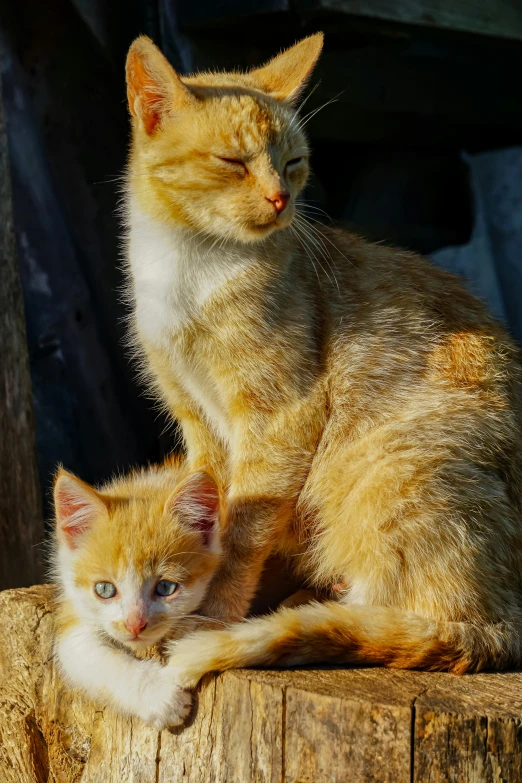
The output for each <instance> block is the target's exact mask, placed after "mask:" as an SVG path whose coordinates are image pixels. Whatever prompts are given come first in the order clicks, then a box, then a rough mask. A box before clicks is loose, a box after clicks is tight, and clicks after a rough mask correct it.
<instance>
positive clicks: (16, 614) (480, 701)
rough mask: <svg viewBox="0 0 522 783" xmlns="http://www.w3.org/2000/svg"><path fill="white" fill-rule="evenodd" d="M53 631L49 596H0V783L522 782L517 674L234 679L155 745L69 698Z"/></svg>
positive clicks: (142, 730) (140, 731) (204, 692)
mask: <svg viewBox="0 0 522 783" xmlns="http://www.w3.org/2000/svg"><path fill="white" fill-rule="evenodd" d="M52 626H53V618H52V588H50V587H49V586H39V587H33V588H29V589H25V590H10V591H5V592H4V593H2V594H0V627H1V628H2V638H3V642H2V645H1V647H0V781H1V783H182V782H187V783H348V782H349V783H363V782H364V783H367V782H368V783H369V781H378V783H411V781H416V782H418V783H421V782H422V783H424V782H426V783H427V782H428V781H429V783H446V782H447V783H501V782H502V783H520V781H522V674H518V673H507V674H482V675H476V676H469V677H462V678H457V677H454V676H452V675H445V674H426V673H423V672H394V671H387V670H382V669H360V670H355V671H349V670H335V669H330V670H316V669H304V670H301V671H291V672H290V671H238V672H230V673H227V674H225V675H221V676H219V677H213V676H209V677H208V678H207V680H206V682H205V683H204V684H203V686H202V687H201V689H200V691H199V693H198V695H197V700H196V704H195V708H194V712H193V715H192V717H191V719H190V720H189V723H188V725H187V726H186V727H184V728H182V729H176V730H172V731H164V732H162V733H158V732H157V731H155V730H154V729H151V728H149V727H147V726H145V725H143V724H142V723H140V722H139V721H137V720H127V719H124V718H121V717H119V716H117V715H115V714H113V713H112V712H111V711H110V710H109V709H106V708H105V707H104V706H103V704H97V705H93V704H90V703H88V702H87V701H86V700H85V699H84V698H83V697H82V696H81V695H79V694H77V693H73V692H71V691H70V690H68V689H66V688H65V687H64V686H63V685H62V683H61V682H60V679H59V677H58V676H57V673H56V670H55V668H54V665H53V662H52V657H51V643H52ZM78 654H79V655H80V654H81V651H78Z"/></svg>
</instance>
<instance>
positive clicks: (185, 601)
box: [53, 460, 220, 722]
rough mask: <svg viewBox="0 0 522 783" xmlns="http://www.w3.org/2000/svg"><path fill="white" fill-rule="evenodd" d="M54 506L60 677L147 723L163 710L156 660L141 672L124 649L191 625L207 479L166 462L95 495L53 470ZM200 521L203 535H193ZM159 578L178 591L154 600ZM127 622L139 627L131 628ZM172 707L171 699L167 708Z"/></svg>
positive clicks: (205, 548)
mask: <svg viewBox="0 0 522 783" xmlns="http://www.w3.org/2000/svg"><path fill="white" fill-rule="evenodd" d="M55 507H56V524H55V536H54V554H53V576H54V579H55V581H56V582H57V583H58V585H59V588H60V592H59V599H58V614H57V648H56V649H57V655H58V660H59V662H60V667H61V669H62V672H63V673H64V674H65V675H66V677H68V679H69V680H70V681H71V682H72V683H73V684H74V685H77V686H79V687H80V688H83V689H84V690H85V691H86V692H87V693H88V694H89V695H92V696H94V697H100V696H102V697H104V698H109V700H110V701H111V702H112V703H114V704H115V706H116V707H117V708H118V709H122V710H123V711H126V712H130V713H131V714H138V715H141V716H142V717H144V718H145V719H146V720H153V721H156V720H157V719H158V716H160V714H161V711H162V709H163V708H164V707H165V705H164V700H165V698H166V691H165V693H163V694H162V693H161V690H162V688H163V689H165V688H167V685H168V684H167V683H166V682H165V675H164V674H163V672H162V671H161V667H160V666H159V664H157V663H156V664H153V663H152V662H147V663H146V664H145V665H144V666H141V665H140V663H141V662H138V661H137V660H135V659H134V658H133V656H132V655H130V654H129V653H128V652H125V651H124V650H125V649H128V650H130V651H132V652H133V653H141V654H147V653H148V651H149V649H150V648H152V647H153V646H155V645H156V646H157V645H158V644H160V643H161V642H162V641H164V640H165V639H166V638H174V637H175V635H176V634H179V633H183V632H185V631H186V630H187V627H190V626H189V625H188V623H190V622H191V620H190V617H189V615H190V613H191V612H193V611H194V610H195V609H197V607H198V605H199V604H200V603H201V601H202V599H203V596H204V594H205V591H206V589H207V586H208V583H209V580H210V578H211V576H212V573H213V572H214V570H215V568H216V567H217V564H218V560H219V556H220V545H219V519H218V493H217V489H216V486H215V483H214V482H213V480H212V479H211V477H209V476H208V475H207V474H204V473H197V474H189V472H188V470H187V469H186V468H185V467H183V466H181V465H180V464H179V463H178V462H177V461H172V460H169V461H168V462H167V463H166V464H165V465H163V466H160V467H156V468H149V469H147V470H143V471H138V472H134V473H131V474H130V475H128V476H125V477H123V478H117V479H115V480H113V481H111V482H110V483H109V484H106V485H104V486H103V487H101V488H100V489H99V490H95V489H93V488H92V487H90V486H89V485H87V484H85V483H84V482H82V481H81V480H80V479H77V478H76V477H74V476H72V475H71V474H69V473H67V472H65V471H63V470H62V471H60V472H59V473H58V476H57V479H56V482H55ZM209 515H210V516H209ZM205 516H207V517H209V518H208V525H207V528H208V530H206V531H205V532H204V534H202V532H201V526H202V524H203V523H204V522H205ZM160 580H169V581H172V582H175V583H177V584H179V587H178V589H177V590H176V592H175V593H174V594H173V595H171V596H168V597H162V596H159V595H157V594H155V586H156V584H157V583H158V582H159V581H160ZM98 582H110V583H112V584H113V585H114V586H115V587H116V590H117V593H116V595H115V596H114V597H113V598H109V599H103V598H100V597H99V596H98V595H97V594H96V592H95V589H94V587H95V585H96V583H98ZM133 623H134V624H136V623H138V626H139V627H141V626H142V625H144V628H143V629H142V630H140V631H139V633H138V632H137V631H136V630H134V631H132V630H131V629H129V627H128V625H130V626H131V628H132V626H133ZM111 661H112V662H113V663H114V665H112V664H111ZM151 666H152V667H153V668H152V669H151ZM129 667H130V669H131V671H129ZM154 667H156V668H154ZM156 675H157V681H156V682H153V683H152V685H151V683H150V679H151V678H152V680H153V681H154V677H156ZM129 678H130V679H129ZM143 678H145V681H146V683H147V690H148V695H147V698H146V699H145V700H144V696H143V693H141V690H142V689H143V687H144V686H143ZM133 682H134V683H135V686H134V687H133ZM160 686H161V687H160ZM167 690H168V688H167ZM156 692H157V696H158V699H159V702H158V700H157V699H156V700H155V693H156ZM140 700H141V701H140ZM175 701H176V699H175V694H172V706H171V707H169V708H168V709H171V708H173V706H174V703H175ZM142 702H143V704H142ZM182 703H183V705H184V703H185V700H184V699H182ZM140 704H142V706H140ZM160 722H161V721H160Z"/></svg>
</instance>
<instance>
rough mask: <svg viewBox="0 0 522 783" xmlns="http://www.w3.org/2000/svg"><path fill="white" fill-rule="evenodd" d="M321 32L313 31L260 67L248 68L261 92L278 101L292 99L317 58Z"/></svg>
mask: <svg viewBox="0 0 522 783" xmlns="http://www.w3.org/2000/svg"><path fill="white" fill-rule="evenodd" d="M323 40H324V35H323V34H322V33H315V35H310V36H309V37H308V38H303V40H302V41H299V43H296V44H294V46H291V47H290V49H286V50H285V51H284V52H281V54H278V55H277V57H274V59H273V60H270V62H268V63H267V64H266V65H264V66H263V67H262V68H256V70H254V71H251V72H250V76H252V77H253V78H254V79H255V81H256V82H257V84H259V86H260V88H261V89H262V90H263V92H267V93H269V94H270V95H272V96H273V97H274V98H276V99H277V100H280V101H288V102H290V103H291V102H292V101H293V100H294V99H295V98H297V96H298V95H299V94H300V92H301V91H302V90H303V89H304V87H305V85H306V82H307V80H308V78H309V76H310V74H311V73H312V71H313V69H314V66H315V64H316V62H317V60H318V59H319V55H320V54H321V50H322V48H323Z"/></svg>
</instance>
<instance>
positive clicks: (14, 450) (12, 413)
mask: <svg viewBox="0 0 522 783" xmlns="http://www.w3.org/2000/svg"><path fill="white" fill-rule="evenodd" d="M42 536H43V524H42V510H41V500H40V490H39V485H38V477H37V470H36V454H35V442H34V426H33V415H32V401H31V379H30V376H29V361H28V356H27V342H26V338H25V321H24V308H23V300H22V290H21V286H20V278H19V273H18V260H17V254H16V243H15V235H14V227H13V211H12V200H11V176H10V171H9V152H8V146H7V132H6V124H5V114H4V107H3V99H2V90H1V84H0V589H3V588H5V587H18V586H22V585H30V584H33V583H34V582H37V581H39V579H40V568H39V551H38V548H37V547H38V544H39V543H40V542H41V540H42Z"/></svg>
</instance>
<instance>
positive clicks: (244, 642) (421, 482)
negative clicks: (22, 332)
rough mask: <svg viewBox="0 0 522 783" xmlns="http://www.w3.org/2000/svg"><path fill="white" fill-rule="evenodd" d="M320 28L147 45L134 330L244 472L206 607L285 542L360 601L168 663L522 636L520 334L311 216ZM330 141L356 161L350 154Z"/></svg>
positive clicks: (227, 470) (171, 395)
mask: <svg viewBox="0 0 522 783" xmlns="http://www.w3.org/2000/svg"><path fill="white" fill-rule="evenodd" d="M321 45H322V36H321V35H320V34H318V35H316V36H312V37H310V38H307V39H305V40H304V41H301V42H300V43H298V44H297V45H296V46H294V47H292V48H291V49H289V50H288V51H287V52H284V53H282V54H281V55H279V56H278V57H276V58H275V59H274V60H273V61H271V62H270V63H269V64H268V65H266V66H264V67H263V68H259V69H255V70H253V71H250V72H248V73H236V72H235V73H202V74H197V75H195V76H189V77H181V76H179V75H178V74H177V73H176V72H175V71H174V70H173V69H172V68H171V67H170V65H169V64H168V63H167V61H166V60H165V59H164V58H163V56H162V55H161V53H160V52H159V51H158V50H157V49H156V47H155V46H154V45H153V44H152V43H151V42H150V41H149V40H148V39H146V38H140V39H138V40H137V41H135V42H134V44H133V45H132V47H131V49H130V52H129V56H128V62H127V81H128V95H129V106H130V111H131V114H132V150H131V155H130V161H129V172H128V182H127V243H128V267H129V289H130V295H131V298H132V301H133V319H132V320H133V337H134V345H135V347H136V349H137V350H138V351H139V352H140V353H141V355H142V357H143V364H144V369H145V372H146V373H147V374H148V377H149V380H150V382H151V384H153V386H154V387H155V389H156V391H157V393H158V394H159V396H160V397H161V399H162V400H163V401H164V403H165V405H166V407H167V408H168V410H169V411H170V413H171V415H172V416H173V417H175V418H177V419H178V420H179V421H180V423H181V427H182V430H183V436H184V440H185V444H186V448H187V455H188V462H189V465H190V467H191V469H193V470H198V469H201V468H202V467H203V466H204V465H207V464H210V465H212V466H213V468H214V469H215V470H216V472H217V474H218V475H219V477H220V478H221V480H222V481H223V483H224V485H225V486H227V487H228V510H227V521H226V527H225V531H224V549H225V552H226V557H224V558H223V560H222V563H221V565H220V567H219V569H218V571H217V573H216V576H215V577H214V579H213V581H212V585H211V589H210V590H209V592H208V594H207V598H206V599H205V601H204V604H203V609H202V610H201V611H204V612H206V613H207V614H208V615H209V616H213V617H223V618H225V619H239V618H241V617H243V616H244V614H245V612H246V610H247V608H248V605H249V602H250V599H251V597H252V594H253V591H254V590H255V587H256V583H257V580H258V576H259V573H260V571H261V568H262V565H263V562H264V560H265V558H266V557H267V555H268V554H269V553H270V552H271V551H274V550H278V551H283V552H287V553H292V554H297V553H298V554H300V557H299V558H295V561H296V562H299V564H300V566H301V569H302V572H303V573H304V574H306V576H307V578H308V579H309V581H310V582H311V583H312V584H315V585H319V586H327V585H330V586H331V585H333V584H344V585H347V587H346V590H345V591H344V592H343V597H342V602H341V603H335V604H334V603H331V604H325V605H324V606H311V607H303V608H297V609H293V610H284V611H282V612H281V613H279V614H276V615H274V616H272V617H269V618H266V619H262V620H256V621H253V622H249V623H247V624H244V625H240V626H238V627H237V628H232V629H230V630H227V631H223V632H220V631H216V632H214V631H211V632H209V634H207V635H206V636H205V638H203V637H200V636H197V637H196V639H195V640H191V639H189V640H182V641H180V642H179V646H178V647H176V649H175V651H174V653H173V658H172V662H171V666H172V667H173V668H174V669H176V668H177V671H178V676H179V681H180V683H182V684H188V685H192V684H194V682H196V681H197V679H198V678H199V676H200V675H201V674H202V673H203V672H204V671H207V670H208V669H209V668H226V667H227V666H234V665H241V664H245V663H274V662H280V663H301V662H302V663H304V662H309V661H312V660H327V659H331V660H335V661H346V662H353V661H356V662H361V661H366V662H378V663H381V664H385V665H389V666H418V667H425V668H452V669H453V670H455V671H466V670H476V669H480V668H483V667H493V668H502V667H505V666H508V665H511V664H513V663H519V662H520V660H521V638H522V634H521V624H522V438H521V418H522V416H521V373H520V366H519V363H518V361H519V357H518V354H517V351H516V349H515V347H514V345H513V344H512V342H511V341H510V339H509V338H508V337H507V335H506V334H505V332H504V330H503V329H502V327H501V326H500V325H499V324H497V323H496V322H495V321H494V320H493V319H492V318H491V317H490V316H489V315H488V313H487V311H486V310H485V308H484V306H483V305H482V304H481V303H480V302H478V301H477V300H476V299H474V298H473V297H472V296H471V295H469V294H468V293H466V291H465V290H464V289H463V287H462V285H461V283H460V282H459V281H458V280H457V279H456V278H454V277H452V276H451V275H449V274H447V273H445V272H443V271H441V270H439V269H436V268H434V267H433V266H431V265H430V264H429V262H427V261H426V260H424V259H421V258H419V257H417V256H415V255H414V254H412V253H408V252H404V251H399V250H394V249H390V248H386V247H383V246H381V245H377V246H374V245H371V244H368V243H366V242H365V241H363V240H362V239H360V238H358V237H356V236H353V235H350V234H346V233H343V232H341V231H339V230H332V229H328V228H322V229H321V230H320V232H316V233H310V231H311V229H310V227H305V230H306V231H307V232H309V233H308V239H309V241H306V242H305V241H304V239H303V237H302V236H300V235H299V231H301V228H302V226H303V222H302V221H303V216H302V215H299V214H298V211H297V197H298V195H299V193H300V191H301V190H302V188H303V186H304V184H305V181H306V178H307V175H308V146H307V142H306V139H305V136H304V133H303V122H302V121H301V120H299V118H298V116H297V113H296V109H295V108H294V104H293V101H294V99H295V97H296V96H297V95H298V94H299V92H300V91H301V89H302V87H303V84H304V82H305V81H306V78H307V77H308V76H309V74H310V72H311V70H312V68H313V66H314V63H315V61H316V60H317V58H318V56H319V53H320V50H321ZM332 165H335V164H334V162H332Z"/></svg>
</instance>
